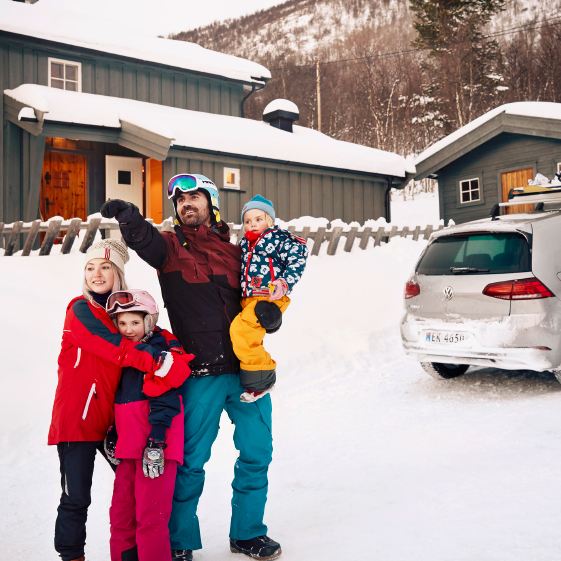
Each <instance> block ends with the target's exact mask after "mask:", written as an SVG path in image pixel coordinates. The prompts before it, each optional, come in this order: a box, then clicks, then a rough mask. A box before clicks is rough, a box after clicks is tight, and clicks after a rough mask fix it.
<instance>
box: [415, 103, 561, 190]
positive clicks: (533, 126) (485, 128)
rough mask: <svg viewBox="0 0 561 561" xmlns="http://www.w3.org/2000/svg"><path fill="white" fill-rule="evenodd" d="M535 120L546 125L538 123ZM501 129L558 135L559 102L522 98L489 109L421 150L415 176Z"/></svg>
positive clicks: (423, 174)
mask: <svg viewBox="0 0 561 561" xmlns="http://www.w3.org/2000/svg"><path fill="white" fill-rule="evenodd" d="M537 120H540V121H544V122H545V121H547V122H548V124H547V125H545V126H540V125H539V124H538V123H537ZM552 125H553V126H552ZM502 132H513V133H520V134H531V135H533V136H537V135H542V136H546V137H553V138H561V103H553V102H545V101H521V102H517V103H507V104H505V105H501V106H499V107H496V108H495V109H493V110H491V111H488V112H487V113H485V114H484V115H481V117H478V118H477V119H474V120H473V121H471V122H470V123H468V124H467V125H464V126H463V127H461V128H459V129H458V130H456V131H454V132H453V133H451V134H449V135H448V136H446V137H444V138H442V139H440V140H439V141H438V142H435V143H434V144H432V145H431V146H429V147H428V148H427V149H426V150H424V151H423V152H421V153H420V154H419V155H418V156H417V158H416V159H415V161H414V163H415V166H416V169H417V176H416V178H417V179H421V178H422V177H426V176H427V175H429V174H430V173H433V172H435V171H437V170H438V169H441V168H443V167H444V166H445V165H448V164H449V163H450V162H452V161H454V160H455V159H457V158H459V157H461V156H463V155H465V154H466V153H467V152H469V151H471V150H473V149H474V148H476V147H477V146H479V145H481V144H483V143H484V142H487V141H488V140H490V139H491V138H493V137H494V136H497V135H498V134H500V133H502Z"/></svg>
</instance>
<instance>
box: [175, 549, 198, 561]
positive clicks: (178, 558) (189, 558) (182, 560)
mask: <svg viewBox="0 0 561 561" xmlns="http://www.w3.org/2000/svg"><path fill="white" fill-rule="evenodd" d="M171 558H172V561H193V550H192V549H173V550H172V552H171Z"/></svg>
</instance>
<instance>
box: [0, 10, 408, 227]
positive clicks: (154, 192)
mask: <svg viewBox="0 0 561 561" xmlns="http://www.w3.org/2000/svg"><path fill="white" fill-rule="evenodd" d="M0 5H1V8H0V9H1V10H2V17H1V18H0V57H2V58H1V60H2V61H4V62H5V64H2V66H1V68H0V86H1V88H2V92H3V102H2V105H1V116H2V121H3V123H4V127H3V129H2V133H1V136H0V147H1V149H2V154H3V157H2V160H1V161H0V166H1V169H0V220H1V221H4V222H10V221H13V220H20V219H23V220H32V219H35V218H37V217H38V216H40V217H42V218H43V219H47V218H49V217H51V216H63V217H64V218H70V217H74V216H77V217H81V218H85V217H86V216H87V215H88V214H91V213H94V212H97V211H98V210H99V207H100V205H101V203H102V202H103V201H104V200H106V198H124V199H127V200H130V201H132V202H134V203H135V204H137V206H139V208H140V209H141V210H142V211H143V212H144V213H145V215H147V216H149V217H151V218H153V219H154V220H155V221H156V222H159V221H161V220H162V218H163V217H165V216H168V215H169V213H170V207H169V206H168V203H167V201H166V199H165V196H164V190H163V184H164V183H165V182H166V180H167V178H169V177H170V176H172V175H174V174H175V173H179V172H185V171H192V172H200V173H203V174H205V175H208V176H209V177H211V178H212V179H213V180H214V181H215V182H216V184H217V186H218V187H219V189H220V191H221V198H222V204H221V206H222V216H223V218H225V219H226V220H227V221H233V222H237V221H239V213H240V210H241V207H242V206H243V203H244V202H245V201H246V200H247V199H248V198H250V197H252V196H253V195H254V194H256V193H262V194H263V195H265V196H266V197H269V198H271V199H273V200H274V201H275V203H276V207H277V214H278V216H279V217H280V218H282V219H284V220H289V219H291V218H294V217H297V216H302V215H314V216H324V217H326V218H329V219H333V218H342V219H344V220H346V221H351V220H357V221H364V220H366V219H368V218H378V217H379V216H386V217H388V218H389V197H388V194H389V189H390V188H391V187H394V186H401V185H402V184H403V182H404V181H405V179H406V177H407V174H408V173H409V175H410V174H411V171H412V170H410V169H409V170H408V168H407V164H406V162H405V160H404V159H403V158H402V157H401V156H399V155H397V154H392V153H388V152H383V151H380V150H375V149H372V148H367V147H364V146H360V145H356V144H351V143H347V142H341V141H338V140H335V139H333V138H330V137H327V136H325V135H323V134H321V133H319V132H317V131H314V130H311V129H307V128H304V127H299V126H297V125H294V122H295V120H297V118H298V110H297V108H296V107H295V106H293V104H290V102H287V101H286V100H285V101H281V102H274V103H273V104H272V105H271V106H270V107H269V108H268V109H267V110H266V111H265V112H264V121H255V120H251V119H247V118H244V116H243V107H244V103H245V102H246V100H247V98H248V97H249V96H250V95H251V94H252V93H253V92H255V91H256V90H258V89H261V88H263V87H265V85H266V83H267V81H268V80H269V79H270V73H269V71H268V70H267V69H266V68H264V67H263V66H261V65H259V64H256V63H253V62H251V61H248V60H244V59H240V58H237V57H233V56H230V55H225V54H221V53H216V52H213V51H209V50H207V49H204V48H202V47H200V46H198V45H194V44H192V43H186V42H183V41H173V40H168V39H162V38H153V37H138V38H135V37H131V34H126V33H123V32H122V29H120V30H119V32H117V31H116V30H115V29H111V28H110V27H108V26H105V25H104V26H100V25H98V24H96V23H95V21H93V20H92V21H88V22H72V23H70V22H69V21H68V18H67V17H66V16H62V15H61V14H56V13H53V10H54V8H53V4H46V3H43V4H42V2H41V0H39V1H38V2H37V3H35V4H23V3H20V2H13V1H9V0H0ZM49 22H51V23H53V24H54V23H55V22H56V24H57V25H50V24H49Z"/></svg>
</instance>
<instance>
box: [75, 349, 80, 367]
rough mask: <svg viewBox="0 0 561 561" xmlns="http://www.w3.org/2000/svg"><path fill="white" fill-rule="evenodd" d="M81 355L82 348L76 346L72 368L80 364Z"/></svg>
mask: <svg viewBox="0 0 561 561" xmlns="http://www.w3.org/2000/svg"><path fill="white" fill-rule="evenodd" d="M81 357H82V349H81V348H80V347H78V350H77V351H76V362H75V363H74V368H77V367H78V365H79V364H80V358H81Z"/></svg>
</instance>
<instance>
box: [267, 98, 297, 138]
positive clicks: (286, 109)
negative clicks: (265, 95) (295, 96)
mask: <svg viewBox="0 0 561 561" xmlns="http://www.w3.org/2000/svg"><path fill="white" fill-rule="evenodd" d="M299 118H300V112H299V111H298V107H297V105H296V104H295V103H292V101H288V99H274V100H273V101H271V102H270V103H269V104H267V107H265V109H264V110H263V120H264V121H265V122H266V123H269V124H270V125H271V126H272V127H276V128H277V129H281V130H283V131H287V132H292V125H293V123H294V121H297V120H298V119H299Z"/></svg>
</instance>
